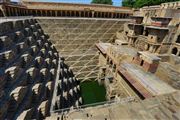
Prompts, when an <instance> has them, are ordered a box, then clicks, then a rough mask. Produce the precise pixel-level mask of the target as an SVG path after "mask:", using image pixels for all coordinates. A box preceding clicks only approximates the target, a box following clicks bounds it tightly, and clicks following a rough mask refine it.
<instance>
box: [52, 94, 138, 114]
mask: <svg viewBox="0 0 180 120" xmlns="http://www.w3.org/2000/svg"><path fill="white" fill-rule="evenodd" d="M134 100H135V97H127V98H119V99H115V100H110V101H104V102H98V103H92V104H86V105H81V106H79V107H73V108H65V109H59V110H53V111H50V112H51V113H58V114H65V113H67V112H76V111H80V110H82V109H84V108H87V107H95V106H96V107H98V108H102V107H107V106H110V105H112V104H117V103H120V104H123V103H127V102H131V101H134Z"/></svg>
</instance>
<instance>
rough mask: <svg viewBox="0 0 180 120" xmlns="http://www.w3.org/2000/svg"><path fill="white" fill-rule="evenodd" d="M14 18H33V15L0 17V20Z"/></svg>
mask: <svg viewBox="0 0 180 120" xmlns="http://www.w3.org/2000/svg"><path fill="white" fill-rule="evenodd" d="M16 19H33V16H11V17H0V22H2V21H9V20H16Z"/></svg>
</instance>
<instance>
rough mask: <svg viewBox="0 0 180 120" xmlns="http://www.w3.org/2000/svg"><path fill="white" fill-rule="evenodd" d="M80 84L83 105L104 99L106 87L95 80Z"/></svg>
mask: <svg viewBox="0 0 180 120" xmlns="http://www.w3.org/2000/svg"><path fill="white" fill-rule="evenodd" d="M80 86H81V95H82V98H83V104H84V105H85V104H92V103H97V102H103V101H106V89H105V87H104V86H103V85H99V84H98V82H97V81H85V82H82V83H80Z"/></svg>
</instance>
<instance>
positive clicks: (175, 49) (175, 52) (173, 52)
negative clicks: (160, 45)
mask: <svg viewBox="0 0 180 120" xmlns="http://www.w3.org/2000/svg"><path fill="white" fill-rule="evenodd" d="M171 53H172V54H174V55H176V54H177V53H178V49H177V48H176V47H174V48H173V49H172V51H171Z"/></svg>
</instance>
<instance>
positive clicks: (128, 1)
mask: <svg viewBox="0 0 180 120" xmlns="http://www.w3.org/2000/svg"><path fill="white" fill-rule="evenodd" d="M134 3H135V0H123V1H122V6H124V7H134Z"/></svg>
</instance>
